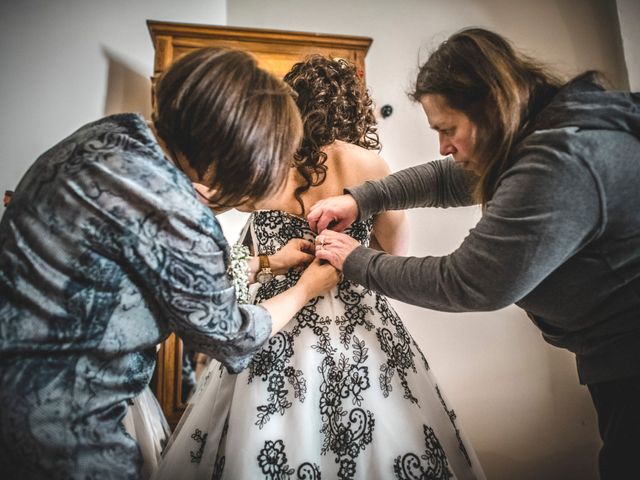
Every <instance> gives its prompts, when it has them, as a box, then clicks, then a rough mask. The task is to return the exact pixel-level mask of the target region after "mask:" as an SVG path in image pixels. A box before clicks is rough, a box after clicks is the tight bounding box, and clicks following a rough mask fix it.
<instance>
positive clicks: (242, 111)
mask: <svg viewBox="0 0 640 480" xmlns="http://www.w3.org/2000/svg"><path fill="white" fill-rule="evenodd" d="M153 121H154V124H155V128H156V130H157V132H158V135H159V136H160V137H161V138H162V140H163V141H164V142H165V143H166V144H167V146H168V147H169V149H171V150H172V151H174V152H178V153H181V154H182V155H184V156H185V157H186V159H187V161H188V162H189V165H190V166H191V167H192V168H193V169H194V170H195V171H196V172H197V174H198V176H199V178H200V179H204V178H211V180H210V181H209V185H207V186H208V187H209V188H211V189H213V190H214V192H215V193H214V195H213V196H212V197H211V198H210V201H211V202H212V203H214V204H217V205H222V206H230V207H231V206H236V205H238V204H240V203H243V202H244V201H246V200H249V199H254V200H257V199H261V198H264V197H266V196H268V195H270V194H272V193H274V192H275V191H277V190H278V189H279V188H280V187H281V186H282V185H283V183H284V182H285V180H286V179H287V174H288V171H289V162H290V159H291V158H292V156H293V154H294V152H295V151H296V149H297V148H298V145H299V142H300V137H301V134H302V124H301V121H300V114H299V112H298V109H297V108H296V105H295V102H294V100H293V98H292V96H291V90H290V89H289V87H288V86H287V85H286V84H285V83H284V82H282V81H281V80H279V79H277V78H276V77H274V76H273V75H271V74H270V73H268V72H267V71H265V70H263V69H261V68H259V67H258V65H257V62H256V60H255V59H254V58H253V57H252V56H251V55H249V54H248V53H245V52H242V51H239V50H231V49H226V48H217V47H208V48H202V49H199V50H195V51H193V52H191V53H188V54H187V55H184V56H183V57H181V58H179V59H178V60H177V61H176V62H175V63H174V64H173V65H172V66H171V67H170V68H169V69H168V70H167V71H166V72H165V73H164V74H163V75H162V77H161V78H160V81H159V83H158V85H157V88H156V91H155V112H154V116H153ZM205 175H206V177H205Z"/></svg>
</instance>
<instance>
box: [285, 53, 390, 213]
mask: <svg viewBox="0 0 640 480" xmlns="http://www.w3.org/2000/svg"><path fill="white" fill-rule="evenodd" d="M284 81H285V82H286V83H288V84H289V85H290V86H291V88H293V90H294V91H295V92H296V94H297V98H296V103H297V105H298V108H299V109H300V113H301V115H302V122H303V125H304V134H303V137H302V144H301V146H300V148H299V149H298V151H297V152H296V154H295V156H294V164H295V167H296V169H297V170H298V172H299V173H300V175H301V176H302V177H303V178H304V180H305V184H304V185H302V186H300V187H298V188H297V189H296V190H295V192H294V195H295V197H296V199H297V200H298V203H299V204H300V207H301V208H302V214H303V215H304V204H303V202H302V198H301V196H302V194H303V193H304V192H306V191H307V190H309V188H310V187H315V186H317V185H320V184H322V182H324V180H325V178H326V174H327V167H326V165H324V163H325V162H326V160H327V155H326V154H325V153H324V152H322V148H323V147H325V146H327V145H330V144H331V143H333V142H334V141H336V140H342V141H343V142H348V143H352V144H355V145H358V146H360V147H363V148H367V149H379V148H380V142H379V140H378V134H377V133H376V129H377V127H376V119H375V116H374V114H373V102H372V100H371V98H370V97H369V93H368V91H367V89H366V87H365V86H364V84H363V82H362V80H361V78H360V75H359V74H358V71H357V70H356V67H355V66H353V65H352V64H351V63H349V62H347V61H346V60H344V59H340V58H335V59H332V58H328V57H325V56H322V55H312V56H309V57H307V58H306V59H305V60H304V61H302V62H299V63H296V64H295V65H293V67H291V70H290V71H289V73H287V74H286V75H285V77H284Z"/></svg>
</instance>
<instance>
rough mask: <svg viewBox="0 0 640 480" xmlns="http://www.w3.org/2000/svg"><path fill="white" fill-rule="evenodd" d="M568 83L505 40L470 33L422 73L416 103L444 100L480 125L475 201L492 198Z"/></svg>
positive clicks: (441, 50) (439, 52) (455, 38)
mask: <svg viewBox="0 0 640 480" xmlns="http://www.w3.org/2000/svg"><path fill="white" fill-rule="evenodd" d="M563 83H564V82H563V81H562V80H561V79H560V78H559V77H558V76H556V75H555V74H553V73H551V72H550V71H549V70H548V69H547V68H546V67H545V66H544V65H542V64H541V63H539V62H537V61H535V60H533V59H532V58H529V57H527V56H526V55H523V54H521V53H518V52H516V51H515V50H514V49H513V47H512V46H511V45H510V43H509V42H508V41H507V40H506V39H505V38H503V37H501V36H500V35H498V34H496V33H493V32H490V31H488V30H484V29H481V28H468V29H464V30H462V31H460V32H458V33H456V34H454V35H452V36H451V37H449V39H448V40H446V41H445V42H443V43H442V44H441V45H440V46H439V47H438V48H437V49H436V50H435V51H434V52H433V53H432V54H431V55H430V56H429V58H428V60H427V62H426V63H425V64H424V65H423V66H422V67H421V68H420V72H419V73H418V77H417V80H416V85H415V90H414V92H413V93H411V94H410V96H411V97H412V98H413V99H414V100H416V101H420V99H421V98H422V97H423V96H424V95H427V94H437V95H440V96H442V97H443V98H444V99H445V101H446V103H447V104H448V106H449V107H450V108H452V109H454V110H459V111H461V112H463V113H464V114H465V115H467V117H469V119H470V120H471V121H472V122H473V123H474V124H475V125H476V128H477V134H476V138H477V139H478V140H477V142H478V143H477V145H476V151H475V154H476V155H477V156H478V158H481V159H482V162H481V165H480V167H481V168H482V171H481V172H480V173H479V178H478V181H477V184H476V185H477V186H476V190H475V196H476V199H477V200H478V201H480V202H481V203H482V204H483V205H486V203H487V202H488V201H489V200H490V199H491V197H492V196H493V194H494V193H495V190H496V188H497V182H498V179H499V178H500V175H501V174H502V173H503V172H504V171H505V170H506V169H507V168H509V167H510V166H511V163H512V162H513V159H512V156H511V155H510V152H511V149H512V147H513V146H515V145H516V144H517V142H518V141H519V140H520V139H521V138H522V136H523V135H524V134H525V132H526V130H527V127H528V126H529V124H530V121H531V120H532V119H533V118H534V117H535V115H536V114H537V113H538V112H539V111H540V110H541V109H542V108H543V107H544V106H545V105H547V104H548V103H549V101H550V100H551V98H552V97H553V95H555V94H556V93H557V92H558V90H559V89H560V87H561V86H562V85H563Z"/></svg>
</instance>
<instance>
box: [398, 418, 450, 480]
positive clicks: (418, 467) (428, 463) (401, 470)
mask: <svg viewBox="0 0 640 480" xmlns="http://www.w3.org/2000/svg"><path fill="white" fill-rule="evenodd" d="M423 428H424V444H425V452H424V454H422V455H420V457H418V456H417V455H416V454H415V453H407V454H406V455H403V456H398V457H396V459H395V461H394V464H393V472H394V474H395V478H396V479H398V480H448V479H450V478H453V475H452V474H451V471H450V470H449V463H448V462H447V456H446V455H445V453H444V450H443V449H442V446H441V445H440V442H439V441H438V438H437V437H436V434H435V433H434V431H433V429H432V428H431V427H428V426H427V425H423Z"/></svg>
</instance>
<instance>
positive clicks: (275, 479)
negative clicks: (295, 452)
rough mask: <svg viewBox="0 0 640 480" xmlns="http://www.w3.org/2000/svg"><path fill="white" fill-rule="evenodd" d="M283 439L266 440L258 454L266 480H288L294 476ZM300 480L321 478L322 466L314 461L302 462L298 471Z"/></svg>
mask: <svg viewBox="0 0 640 480" xmlns="http://www.w3.org/2000/svg"><path fill="white" fill-rule="evenodd" d="M284 449H285V446H284V442H283V441H282V440H276V441H275V442H274V441H271V440H267V441H266V442H264V447H263V448H262V450H260V453H259V454H258V465H259V466H260V469H261V471H262V473H263V474H265V475H266V477H265V479H266V480H288V479H292V478H293V474H294V472H296V471H295V470H294V469H293V468H291V467H289V465H288V464H287V454H286V453H285V451H284ZM295 478H296V479H298V480H303V479H304V480H315V479H317V480H320V467H319V466H318V465H316V464H314V463H309V462H305V463H302V464H300V466H299V467H298V469H297V472H296V477H295Z"/></svg>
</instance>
